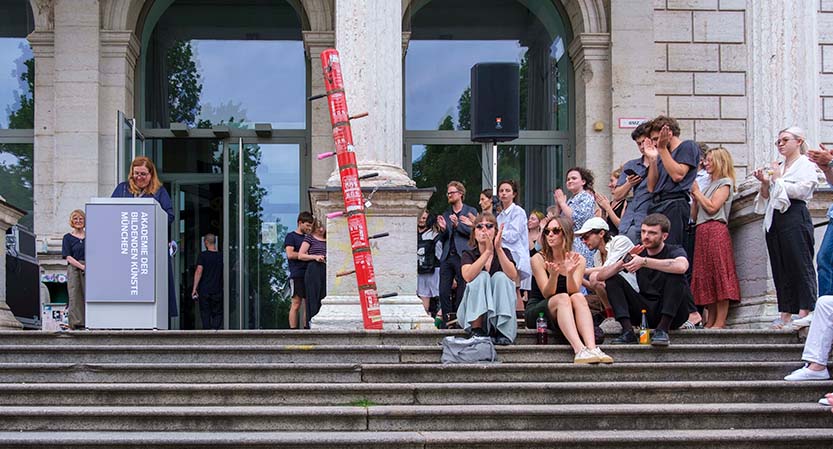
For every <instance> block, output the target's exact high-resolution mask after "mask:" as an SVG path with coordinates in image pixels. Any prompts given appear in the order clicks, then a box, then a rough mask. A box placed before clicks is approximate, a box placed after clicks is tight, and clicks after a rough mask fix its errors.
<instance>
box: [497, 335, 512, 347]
mask: <svg viewBox="0 0 833 449" xmlns="http://www.w3.org/2000/svg"><path fill="white" fill-rule="evenodd" d="M494 341H495V345H496V346H511V345H512V340H510V339H509V337H507V336H505V335H498V336H497V337H496V338H495V339H494Z"/></svg>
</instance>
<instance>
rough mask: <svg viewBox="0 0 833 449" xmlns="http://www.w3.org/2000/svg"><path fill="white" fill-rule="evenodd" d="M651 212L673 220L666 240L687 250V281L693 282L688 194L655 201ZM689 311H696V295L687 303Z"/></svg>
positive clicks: (692, 247)
mask: <svg viewBox="0 0 833 449" xmlns="http://www.w3.org/2000/svg"><path fill="white" fill-rule="evenodd" d="M648 213H649V214H663V215H665V216H666V218H668V221H670V222H671V229H669V230H668V238H667V239H666V240H665V243H666V244H670V245H680V246H682V247H683V249H684V250H685V254H686V258H687V259H688V271H686V273H685V281H686V283H690V282H691V268H692V267H691V263H692V261H694V238H693V237H694V234H693V233H691V232H690V229H689V226H688V221H689V218H690V217H691V204H690V203H689V202H688V196H680V198H676V199H670V200H665V201H654V202H652V203H651V205H650V206H648ZM686 307H687V308H688V311H689V312H696V311H697V306H696V305H694V296H691V301H690V302H689V303H688V304H686Z"/></svg>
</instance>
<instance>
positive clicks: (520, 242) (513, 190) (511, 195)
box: [497, 179, 532, 298]
mask: <svg viewBox="0 0 833 449" xmlns="http://www.w3.org/2000/svg"><path fill="white" fill-rule="evenodd" d="M497 196H498V199H499V200H500V208H501V210H500V214H498V216H497V223H498V225H499V226H503V247H504V248H506V249H508V250H509V252H510V253H512V259H514V260H515V263H516V264H517V266H518V277H519V281H523V280H524V279H527V278H529V277H531V276H532V268H531V267H530V265H529V231H528V230H527V226H526V212H525V211H524V210H523V208H522V207H521V206H518V205H517V204H515V200H516V199H517V198H518V183H516V182H515V181H514V180H511V179H504V180H503V181H500V183H499V184H498V185H497ZM519 298H520V296H519Z"/></svg>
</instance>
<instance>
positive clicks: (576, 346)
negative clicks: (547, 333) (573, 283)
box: [547, 293, 584, 354]
mask: <svg viewBox="0 0 833 449" xmlns="http://www.w3.org/2000/svg"><path fill="white" fill-rule="evenodd" d="M547 307H549V309H550V314H551V315H553V316H555V317H557V321H558V328H559V329H561V333H562V334H564V337H566V338H567V341H568V342H569V343H570V346H572V347H573V352H574V353H576V354H578V353H579V351H581V350H582V349H583V348H584V344H583V343H582V342H581V338H580V337H579V336H578V331H577V330H576V319H575V317H574V316H573V306H572V304H571V303H570V297H569V296H568V295H567V294H566V293H559V294H557V295H555V296H553V297H551V298H550V300H549V301H547Z"/></svg>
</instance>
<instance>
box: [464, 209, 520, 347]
mask: <svg viewBox="0 0 833 449" xmlns="http://www.w3.org/2000/svg"><path fill="white" fill-rule="evenodd" d="M502 233H503V226H501V227H500V229H498V225H497V219H495V216H494V215H492V214H488V213H486V214H483V213H481V214H479V215H478V216H477V217H476V218H475V219H474V229H473V231H472V233H471V237H470V238H469V246H470V249H467V250H465V251H463V256H462V269H461V271H462V272H463V279H465V281H466V289H465V291H464V292H463V299H462V300H461V301H460V306H459V307H458V308H457V321H458V322H459V323H460V325H461V326H463V329H465V330H466V331H467V332H469V333H470V334H472V335H474V336H479V337H485V336H492V337H494V338H495V344H498V345H510V344H512V343H513V342H514V341H515V336H516V335H517V333H518V323H517V319H516V318H515V298H516V295H515V281H516V280H517V279H518V269H517V268H516V267H515V261H514V260H513V259H512V253H510V252H509V250H508V249H506V248H504V247H503V244H502V242H501V240H502Z"/></svg>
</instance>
